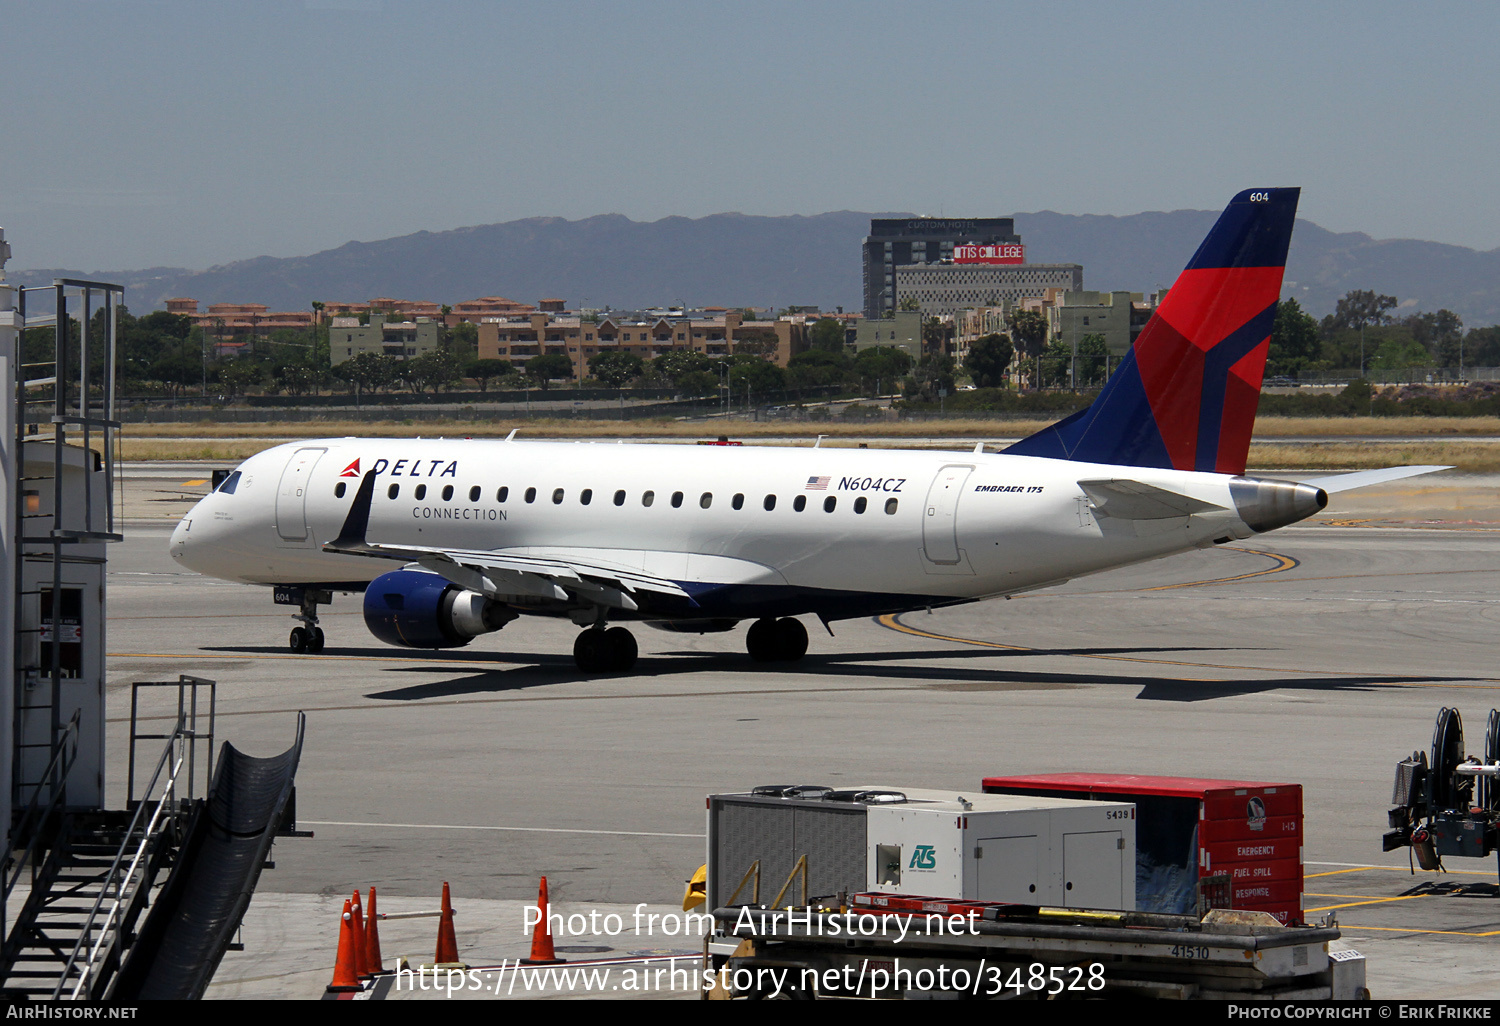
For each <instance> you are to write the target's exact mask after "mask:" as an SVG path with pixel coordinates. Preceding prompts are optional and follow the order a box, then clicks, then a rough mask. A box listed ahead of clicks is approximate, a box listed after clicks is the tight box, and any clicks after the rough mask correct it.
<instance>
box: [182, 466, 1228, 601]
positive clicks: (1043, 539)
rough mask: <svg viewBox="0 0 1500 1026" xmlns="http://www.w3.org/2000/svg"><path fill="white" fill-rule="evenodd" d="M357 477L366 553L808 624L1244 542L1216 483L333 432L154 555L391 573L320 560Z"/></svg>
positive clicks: (358, 579) (1153, 474) (352, 560)
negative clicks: (1154, 505) (451, 562)
mask: <svg viewBox="0 0 1500 1026" xmlns="http://www.w3.org/2000/svg"><path fill="white" fill-rule="evenodd" d="M355 461H358V466H357V467H356V466H355ZM371 471H376V472H377V480H376V487H375V491H374V500H373V506H372V508H371V512H370V517H369V524H368V530H367V532H366V538H367V539H368V540H369V541H370V542H372V543H383V544H389V545H412V546H427V547H438V548H453V549H464V550H494V551H504V552H508V553H516V554H529V555H545V556H551V557H558V558H569V557H571V558H574V559H580V560H591V561H592V562H594V563H595V564H601V563H602V564H610V565H616V566H620V567H622V568H627V569H633V570H639V571H642V572H644V573H647V574H651V575H654V576H657V577H661V578H666V579H670V580H673V581H678V582H682V583H683V584H684V585H685V586H687V585H692V586H695V587H699V586H701V587H700V590H706V591H707V592H711V593H712V594H713V595H716V596H718V597H719V598H723V597H725V596H728V595H731V594H734V593H736V592H742V591H743V592H744V593H746V594H751V593H753V594H756V595H759V596H761V597H762V598H764V599H765V600H766V601H774V602H780V603H783V605H782V607H781V608H782V609H783V610H784V613H785V614H786V615H795V614H796V613H798V612H818V613H820V614H822V615H825V616H827V617H828V618H830V619H836V618H838V617H839V616H843V615H850V616H853V615H865V614H868V613H872V612H883V611H894V610H896V609H900V608H913V607H917V606H921V605H923V604H941V603H944V602H953V601H963V600H967V599H975V598H982V597H985V596H991V595H1000V594H1010V593H1014V592H1019V591H1024V590H1027V589H1031V588H1036V587H1040V586H1043V585H1047V584H1052V583H1056V582H1059V581H1062V580H1066V579H1068V578H1071V577H1076V576H1079V575H1082V574H1088V573H1094V572H1097V571H1100V570H1106V569H1109V568H1111V567H1116V566H1122V565H1125V564H1128V563H1134V562H1139V561H1141V560H1146V559H1152V558H1156V557H1159V556H1164V555H1168V554H1170V553H1173V552H1181V551H1184V550H1187V549H1191V548H1194V547H1199V546H1204V545H1209V544H1212V543H1213V542H1214V541H1215V540H1224V539H1226V538H1245V537H1249V536H1250V535H1251V534H1252V533H1253V532H1252V531H1251V529H1250V528H1249V527H1247V526H1246V525H1245V524H1244V522H1243V521H1242V520H1241V519H1240V517H1239V516H1238V515H1237V514H1236V512H1235V503H1234V501H1233V499H1232V497H1231V494H1230V488H1229V482H1230V480H1231V479H1230V477H1229V476H1228V475H1222V474H1210V473H1197V472H1190V471H1175V470H1158V469H1149V468H1138V467H1129V468H1126V467H1111V466H1099V465H1094V464H1085V463H1072V462H1067V461H1062V460H1050V459H1041V458H1036V457H1027V456H1006V455H1003V454H1001V455H994V454H983V453H972V452H922V451H908V450H880V449H846V448H828V449H823V448H814V447H811V446H806V447H771V446H709V445H658V444H615V443H573V442H543V441H493V440H480V439H452V440H444V439H428V440H421V439H419V440H399V439H358V438H340V439H324V440H315V441H306V442H297V443H292V444H288V445H282V446H277V447H276V448H273V449H269V450H267V451H266V452H263V453H260V454H258V455H256V456H254V457H252V458H251V459H249V460H247V461H246V462H245V463H244V464H242V465H241V466H240V468H239V479H238V481H237V483H236V485H235V490H234V492H233V494H225V493H224V492H222V491H220V492H215V493H213V494H210V495H209V496H207V497H206V498H204V499H203V500H202V501H200V502H199V503H198V504H197V505H196V506H195V507H194V508H193V509H192V511H191V512H190V513H189V514H188V516H187V517H186V518H184V520H183V521H182V523H181V524H180V525H179V526H178V528H177V530H176V531H175V532H174V533H173V535H172V542H171V553H172V557H173V558H174V559H176V560H177V561H178V562H179V563H181V564H182V565H184V566H186V567H189V568H191V569H193V570H197V571H199V572H201V573H204V574H208V575H210V576H214V577H219V578H224V579H227V580H234V581H243V582H249V583H255V584H267V585H278V584H286V585H320V586H331V587H335V588H338V587H345V588H353V587H358V586H360V585H361V584H362V583H363V582H367V581H369V580H371V579H373V578H375V577H376V576H378V575H380V574H382V573H385V572H386V571H388V570H391V569H393V566H392V564H390V563H388V562H384V561H382V560H379V559H369V558H363V557H360V556H354V555H337V554H330V553H325V552H323V551H322V549H321V546H322V545H323V544H324V543H325V542H329V541H332V540H333V539H334V538H335V537H337V535H338V534H339V530H340V527H341V526H342V524H343V522H344V520H345V517H346V516H347V515H348V512H349V508H350V505H351V502H352V499H353V496H354V493H355V491H356V489H357V488H358V486H359V484H360V479H361V476H362V475H363V474H366V473H369V472H371ZM1111 478H1120V479H1126V478H1128V479H1129V480H1130V481H1133V482H1141V483H1144V484H1146V485H1151V486H1155V487H1158V488H1164V489H1166V490H1169V491H1171V492H1175V493H1179V494H1182V495H1188V496H1192V497H1193V498H1195V499H1198V500H1201V502H1202V503H1203V504H1207V505H1211V506H1212V507H1216V508H1213V509H1209V510H1207V511H1206V512H1200V513H1195V514H1194V515H1191V516H1187V515H1184V516H1176V517H1167V518H1161V519H1133V520H1132V519H1121V518H1118V517H1110V516H1105V515H1102V514H1100V513H1099V512H1098V511H1096V509H1095V508H1094V506H1093V505H1092V504H1091V502H1090V500H1089V497H1088V496H1087V495H1086V494H1085V492H1084V491H1083V489H1081V488H1080V486H1079V484H1078V482H1079V481H1080V480H1092V481H1098V480H1108V479H1111ZM340 485H342V486H343V487H339V486H340ZM448 489H451V491H448ZM648 493H649V496H650V502H649V505H648V504H647V495H648ZM737 497H738V499H737ZM768 497H771V498H768ZM585 499H587V501H585ZM861 500H863V501H861ZM768 505H769V506H771V507H772V508H769V509H768V508H767V506H768ZM799 507H800V508H799ZM705 601H707V600H705ZM753 605H754V603H751V606H753ZM751 606H746V609H749V608H751ZM641 615H643V616H645V615H647V611H645V610H643V611H642V614H641ZM698 615H732V610H731V611H729V612H725V611H723V610H716V609H715V607H713V605H712V603H708V604H706V605H705V607H704V609H703V610H702V612H701V613H699V614H698ZM746 615H763V614H761V613H754V614H748V613H747V614H746Z"/></svg>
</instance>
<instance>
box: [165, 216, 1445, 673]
mask: <svg viewBox="0 0 1500 1026" xmlns="http://www.w3.org/2000/svg"><path fill="white" fill-rule="evenodd" d="M1299 194H1300V190H1299V189H1295V188H1278V189H1252V190H1247V191H1245V192H1241V193H1240V194H1239V195H1237V196H1235V197H1234V199H1233V200H1232V201H1231V202H1230V203H1229V205H1228V206H1227V207H1226V208H1225V210H1224V212H1223V213H1222V215H1221V216H1220V217H1219V219H1218V221H1217V222H1216V223H1215V225H1214V227H1213V228H1212V230H1211V231H1210V232H1209V234H1208V236H1207V237H1206V238H1205V239H1204V241H1203V243H1202V245H1201V246H1200V247H1199V248H1198V250H1197V252H1196V253H1195V254H1194V256H1193V258H1192V260H1191V261H1189V263H1188V265H1187V267H1186V269H1184V270H1183V272H1182V274H1181V275H1180V276H1179V277H1178V279H1177V281H1176V283H1175V284H1174V285H1173V286H1172V289H1171V290H1170V291H1169V292H1168V293H1167V295H1166V297H1165V299H1164V300H1163V301H1162V302H1161V303H1160V305H1159V306H1158V307H1157V309H1156V311H1155V312H1154V314H1153V316H1152V317H1151V320H1150V321H1149V322H1148V323H1147V324H1146V326H1145V327H1144V328H1143V329H1142V331H1141V334H1140V336H1139V337H1138V338H1137V340H1136V342H1135V344H1134V346H1133V347H1132V348H1131V350H1130V352H1129V353H1128V354H1127V355H1126V356H1125V358H1124V359H1123V360H1122V361H1121V363H1120V366H1119V367H1118V369H1117V370H1116V371H1115V372H1114V374H1113V375H1111V377H1110V378H1109V380H1108V381H1107V382H1106V383H1105V386H1104V388H1103V390H1102V391H1101V392H1100V393H1099V395H1098V397H1097V398H1095V400H1094V401H1093V403H1092V404H1091V405H1090V406H1088V407H1087V408H1086V409H1084V410H1081V411H1079V412H1077V413H1075V414H1073V415H1072V416H1070V417H1067V418H1066V419H1064V420H1062V421H1060V422H1058V423H1056V424H1054V425H1052V426H1050V427H1048V428H1046V429H1044V430H1043V431H1041V432H1039V433H1037V434H1034V435H1032V436H1030V437H1028V438H1025V439H1023V440H1021V441H1019V442H1017V443H1015V444H1013V445H1011V446H1010V447H1008V448H1007V449H1005V450H1004V451H1003V452H999V453H988V452H985V451H984V446H983V444H982V443H981V444H980V445H976V446H975V447H974V449H973V451H971V452H969V451H960V452H951V451H950V452H930V451H910V450H880V449H846V448H826V449H825V448H821V447H819V446H811V447H793V448H786V447H772V446H750V445H746V446H730V447H721V446H712V445H710V446H700V445H687V444H681V445H661V444H624V443H598V442H560V441H526V440H520V439H517V438H516V437H515V436H516V432H514V431H513V432H511V435H510V437H508V438H506V439H505V440H495V439H467V438H466V439H413V440H402V439H385V438H326V439H315V440H309V441H301V442H294V443H290V444H287V445H280V446H276V447H275V448H272V449H268V450H266V451H264V452H261V453H259V454H257V455H255V456H252V457H251V458H249V459H248V460H246V461H245V462H243V463H242V464H240V465H239V467H238V468H237V469H236V470H234V471H233V472H232V473H230V474H229V475H228V477H227V478H225V480H224V481H223V482H222V483H221V484H220V485H219V487H218V488H216V489H215V490H214V491H213V492H211V493H210V494H209V495H207V496H206V497H204V498H203V499H202V500H201V501H199V502H198V504H197V505H196V506H194V507H193V509H192V510H191V511H190V512H189V513H188V515H187V516H186V517H185V518H184V519H183V520H182V521H181V523H180V524H179V525H178V526H177V528H176V529H175V530H174V532H173V534H172V539H171V546H170V551H171V555H172V557H173V558H174V559H175V560H176V561H177V562H178V563H180V564H182V565H183V566H185V567H187V568H189V569H192V570H196V571H198V572H199V573H202V574H205V575H208V576H212V577H218V578H223V579H225V580H230V581H240V582H247V583H251V584H258V585H268V586H271V587H272V589H273V592H274V598H275V601H277V602H279V603H282V604H290V605H297V606H299V607H300V611H299V612H298V613H296V614H294V618H295V619H297V620H299V621H300V623H301V625H300V626H298V627H295V628H293V629H292V631H291V636H290V638H289V646H290V648H291V649H292V650H293V651H295V652H310V653H316V652H319V651H321V650H322V649H323V645H324V634H323V631H322V629H321V628H320V627H319V625H318V615H317V610H318V607H319V605H320V604H325V603H327V602H330V601H331V600H332V597H333V593H334V592H363V593H364V600H363V601H364V619H365V623H366V625H367V627H368V628H369V630H370V632H371V633H372V634H374V635H375V637H377V638H379V639H380V640H381V641H384V642H388V643H390V644H392V645H398V646H405V647H410V648H419V649H444V648H455V647H459V646H463V645H466V644H468V643H469V642H470V641H472V640H473V639H475V638H478V637H481V636H483V635H486V634H490V633H492V632H495V631H498V630H500V629H502V628H503V627H505V626H506V625H507V624H508V623H510V622H511V621H513V620H516V619H517V618H519V617H520V616H521V615H523V614H534V615H542V616H553V617H566V618H568V619H570V620H571V621H572V622H573V623H574V624H576V625H577V626H578V627H580V628H581V630H580V631H579V633H578V636H577V639H576V641H575V643H574V646H573V656H574V660H575V662H576V664H577V666H578V669H579V670H580V671H582V672H585V673H590V674H596V673H621V672H625V671H627V670H629V669H630V668H631V667H632V666H633V665H634V663H635V661H636V656H637V645H636V641H635V638H634V636H633V635H632V634H631V632H630V631H629V630H628V629H627V628H626V627H624V626H622V624H624V623H631V622H642V623H645V624H647V625H649V626H652V627H657V628H661V629H664V630H669V631H679V632H689V633H713V632H721V631H729V630H732V629H734V628H735V627H736V626H737V625H739V624H740V623H743V622H745V621H747V620H748V621H750V627H749V629H748V631H747V632H746V635H745V645H746V648H747V650H748V652H749V655H750V656H751V657H752V659H753V660H755V661H757V662H767V663H774V662H783V663H784V662H793V661H795V660H797V659H800V658H801V657H802V656H803V655H804V654H805V653H806V651H807V647H808V635H807V629H806V628H805V627H804V626H803V624H802V622H801V621H800V620H799V619H797V618H798V617H802V616H813V617H816V618H818V619H819V620H821V621H822V622H823V624H824V626H825V627H827V625H828V624H830V623H831V622H833V621H837V620H842V619H849V618H853V617H867V616H876V615H881V614H886V613H898V612H904V611H908V610H913V609H921V608H929V609H930V608H936V607H939V606H949V605H955V604H958V603H966V602H973V601H976V600H979V599H985V598H993V597H998V596H1010V595H1014V594H1017V593H1020V592H1025V591H1031V590H1034V589H1037V588H1045V587H1048V586H1051V585H1056V584H1060V583H1062V582H1064V581H1067V580H1069V579H1071V578H1075V577H1079V576H1081V575H1084V574H1093V573H1099V572H1101V571H1104V570H1109V569H1112V568H1115V567H1121V566H1126V565H1128V564H1133V563H1139V562H1142V561H1145V560H1151V559H1157V558H1160V557H1163V556H1168V555H1171V554H1173V553H1178V552H1185V551H1189V550H1192V549H1196V548H1209V547H1212V546H1214V545H1219V544H1223V543H1226V542H1229V541H1233V540H1243V539H1246V538H1250V537H1253V536H1255V535H1258V534H1262V533H1264V532H1266V531H1271V530H1275V529H1276V528H1279V527H1284V526H1286V525H1288V524H1293V523H1296V522H1297V521H1300V520H1303V519H1305V518H1307V517H1309V516H1311V515H1313V514H1315V513H1317V512H1318V511H1319V510H1321V509H1323V508H1324V506H1325V505H1326V504H1327V502H1328V494H1329V493H1330V492H1335V491H1343V490H1347V489H1350V488H1356V487H1361V486H1363V485H1367V484H1373V483H1376V482H1378V481H1386V480H1395V479H1397V478H1402V477H1408V476H1413V475H1416V474H1423V473H1428V472H1431V471H1433V470H1440V469H1445V468H1442V467H1394V468H1386V469H1383V470H1375V471H1365V472H1361V473H1354V474H1345V475H1340V476H1334V477H1327V478H1317V479H1313V480H1308V481H1300V482H1297V481H1285V480H1273V479H1268V478H1263V477H1255V476H1251V475H1247V474H1246V473H1245V464H1246V459H1247V455H1248V452H1249V446H1250V435H1251V430H1252V428H1253V426H1254V422H1255V412H1256V406H1257V404H1258V402H1259V395H1260V385H1261V377H1262V373H1263V371H1264V368H1265V362H1266V355H1267V351H1268V348H1269V344H1270V336H1271V327H1272V321H1273V318H1274V317H1275V313H1276V304H1277V300H1278V299H1279V297H1280V291H1281V279H1282V273H1283V271H1284V269H1285V265H1286V253H1287V247H1288V245H1289V243H1290V240H1291V232H1292V223H1293V219H1294V216H1295V214H1296V209H1297V201H1298V198H1299ZM829 630H830V633H831V628H829Z"/></svg>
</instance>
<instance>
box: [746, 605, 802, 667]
mask: <svg viewBox="0 0 1500 1026" xmlns="http://www.w3.org/2000/svg"><path fill="white" fill-rule="evenodd" d="M745 648H746V650H747V651H749V653H750V658H751V659H754V660H755V661H756V662H757V663H795V662H796V661H797V660H798V659H801V658H802V657H803V656H804V655H806V654H807V628H806V627H804V626H802V621H800V620H795V619H793V618H792V617H790V616H784V617H782V618H781V619H780V620H772V619H770V618H769V617H767V618H766V619H764V620H756V621H755V622H754V623H753V624H751V625H750V630H749V631H747V632H746V633H745Z"/></svg>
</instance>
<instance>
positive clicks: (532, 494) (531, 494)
mask: <svg viewBox="0 0 1500 1026" xmlns="http://www.w3.org/2000/svg"><path fill="white" fill-rule="evenodd" d="M526 501H527V502H535V501H536V489H535V488H528V489H526Z"/></svg>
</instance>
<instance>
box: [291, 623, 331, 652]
mask: <svg viewBox="0 0 1500 1026" xmlns="http://www.w3.org/2000/svg"><path fill="white" fill-rule="evenodd" d="M287 647H288V648H290V649H291V650H292V651H293V652H296V653H298V654H299V655H300V654H301V653H303V652H310V653H313V654H316V653H318V652H321V651H323V628H321V627H293V628H292V634H291V637H290V638H289V639H287Z"/></svg>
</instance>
